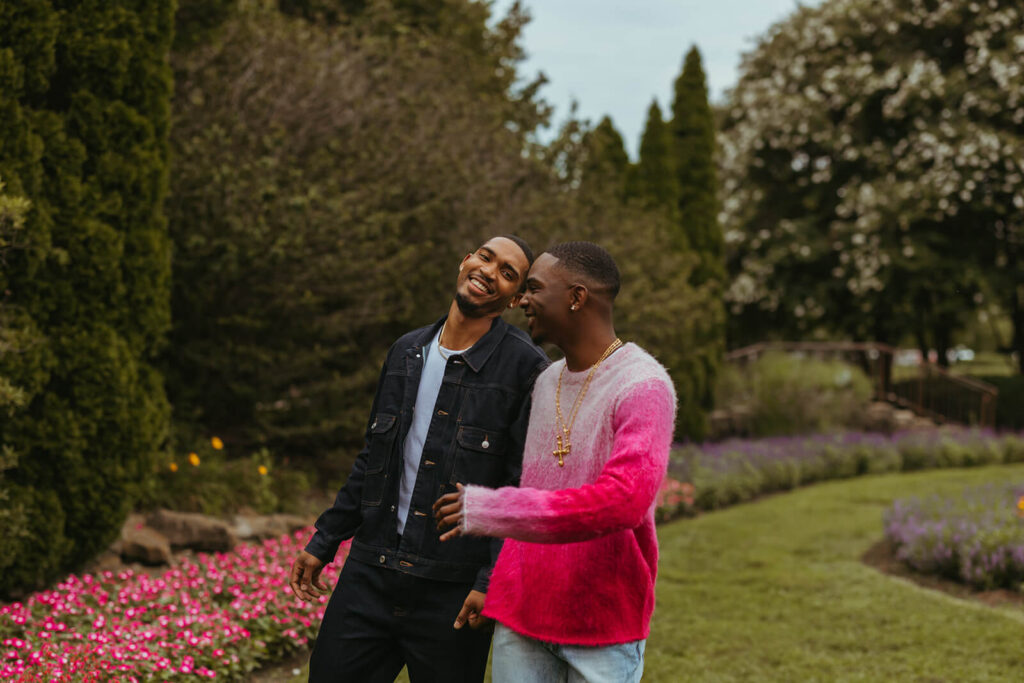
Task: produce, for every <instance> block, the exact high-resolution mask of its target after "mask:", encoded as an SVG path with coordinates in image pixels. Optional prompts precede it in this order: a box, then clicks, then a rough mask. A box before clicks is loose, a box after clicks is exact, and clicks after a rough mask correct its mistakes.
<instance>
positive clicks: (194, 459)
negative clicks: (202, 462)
mask: <svg viewBox="0 0 1024 683" xmlns="http://www.w3.org/2000/svg"><path fill="white" fill-rule="evenodd" d="M188 461H189V462H190V463H192V467H199V456H198V455H196V454H195V453H189V454H188Z"/></svg>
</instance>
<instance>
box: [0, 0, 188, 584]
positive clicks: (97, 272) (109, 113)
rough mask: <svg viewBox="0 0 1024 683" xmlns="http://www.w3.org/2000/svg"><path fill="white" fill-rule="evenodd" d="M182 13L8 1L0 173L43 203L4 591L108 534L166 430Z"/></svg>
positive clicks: (7, 279) (15, 367) (13, 305)
mask: <svg viewBox="0 0 1024 683" xmlns="http://www.w3.org/2000/svg"><path fill="white" fill-rule="evenodd" d="M12 4H16V5H17V8H12V7H11V5H12ZM173 16H174V3H173V0H164V1H159V2H157V1H154V2H148V3H140V2H137V1H136V0H107V1H106V2H103V3H64V2H55V1H54V0H25V1H23V2H20V3H4V4H3V5H0V45H3V46H4V48H5V49H3V50H0V177H3V178H4V180H5V181H6V182H8V183H9V189H10V192H11V193H12V194H17V195H21V196H24V197H25V198H27V199H28V200H30V201H31V203H32V209H31V211H30V212H29V213H28V216H27V218H26V222H25V229H24V240H25V242H26V246H25V248H24V249H20V250H18V251H17V252H15V253H13V254H11V255H10V258H9V259H8V263H7V265H6V267H5V269H4V270H3V273H2V278H0V284H2V285H3V288H2V289H3V290H5V291H6V290H9V291H10V292H11V294H10V297H9V300H8V301H7V302H5V303H6V304H7V305H8V306H9V307H10V309H11V310H12V311H14V312H16V313H17V315H18V316H19V321H18V324H19V326H21V327H22V328H24V329H29V330H37V331H38V332H39V336H40V337H41V338H42V339H43V340H45V341H42V342H40V343H38V344H35V345H32V346H29V347H27V348H26V352H25V353H21V354H11V355H9V356H5V357H4V358H0V375H3V376H6V377H10V378H13V380H12V381H13V382H14V383H15V384H17V385H18V386H19V387H20V388H22V389H23V390H24V392H25V394H26V405H25V407H24V408H23V409H20V410H18V411H16V412H15V413H14V415H13V416H12V417H11V418H10V419H4V420H0V444H4V445H5V446H8V447H9V448H10V449H11V450H12V451H13V452H16V453H17V454H18V462H17V466H16V467H15V468H14V469H13V470H11V471H10V472H9V473H8V474H9V481H10V482H11V490H12V500H13V502H14V504H16V505H17V506H18V507H19V508H21V509H23V510H25V511H26V513H27V515H26V516H27V519H28V520H29V525H30V528H29V529H28V530H27V533H26V534H25V535H24V536H22V537H21V538H20V541H19V542H17V543H14V545H13V547H8V546H7V545H5V547H4V549H3V552H4V553H5V554H6V555H7V556H8V557H10V558H14V559H13V562H12V563H11V564H10V565H9V566H5V567H3V568H2V569H0V595H5V594H6V595H11V594H15V593H17V592H19V591H22V590H25V589H29V588H32V587H34V586H36V585H38V584H39V583H41V582H45V581H47V580H50V579H52V578H54V577H55V576H56V575H57V574H58V573H59V572H61V571H66V570H68V569H72V568H74V567H75V566H76V565H77V564H78V563H80V562H81V561H83V560H86V559H88V558H89V557H90V556H92V555H93V554H95V553H96V552H97V551H98V550H100V549H101V548H103V547H105V546H106V545H107V544H108V543H109V542H110V541H111V540H112V539H113V538H114V537H115V536H116V535H117V533H118V530H119V528H120V526H121V524H122V523H123V521H124V518H125V515H126V514H127V512H128V510H129V509H130V506H131V503H132V495H133V491H134V490H135V487H136V485H137V484H138V482H139V481H140V480H141V479H142V478H143V477H144V476H145V475H146V473H147V472H148V470H149V469H150V464H151V462H152V458H153V457H154V454H156V453H157V452H158V451H159V450H160V448H161V447H162V444H163V442H164V440H165V439H166V437H167V427H168V420H169V410H168V406H167V401H166V398H165V397H164V393H163V388H162V382H161V380H160V377H159V375H158V374H157V373H156V371H155V370H154V369H153V368H152V366H151V365H150V359H152V358H153V356H154V354H155V352H156V351H157V349H158V347H159V345H160V343H161V340H162V339H163V336H164V333H165V331H166V329H167V327H168V325H169V296H168V293H169V273H170V258H169V243H168V239H167V234H166V226H165V221H164V217H163V208H162V207H163V199H164V194H165V186H166V170H167V144H166V138H167V131H168V125H169V104H170V93H171V78H170V70H169V66H168V64H167V53H168V50H169V47H170V42H171V36H172V32H173V29H172V22H173ZM5 418H6V416H5Z"/></svg>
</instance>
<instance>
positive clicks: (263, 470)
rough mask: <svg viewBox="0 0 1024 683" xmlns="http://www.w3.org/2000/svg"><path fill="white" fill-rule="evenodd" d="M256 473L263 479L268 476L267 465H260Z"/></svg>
mask: <svg viewBox="0 0 1024 683" xmlns="http://www.w3.org/2000/svg"><path fill="white" fill-rule="evenodd" d="M256 471H257V472H259V473H260V476H263V477H265V476H267V466H266V465H260V466H259V467H258V468H257V469H256Z"/></svg>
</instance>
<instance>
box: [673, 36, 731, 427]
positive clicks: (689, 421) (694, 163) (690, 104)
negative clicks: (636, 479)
mask: <svg viewBox="0 0 1024 683" xmlns="http://www.w3.org/2000/svg"><path fill="white" fill-rule="evenodd" d="M671 131H672V157H673V164H674V167H675V176H676V181H677V183H678V187H677V192H678V195H677V197H678V199H677V207H678V214H677V220H678V223H677V225H678V227H679V232H678V234H677V243H678V244H679V246H680V248H684V249H687V250H688V251H690V252H691V253H692V254H693V255H694V256H695V257H696V259H697V263H696V266H695V267H694V269H693V272H692V273H691V274H690V282H691V284H693V285H694V286H697V287H707V288H709V289H710V290H711V291H712V292H713V296H712V300H713V301H715V302H719V303H717V304H716V306H715V308H714V310H713V311H711V318H710V319H709V320H706V321H704V322H705V323H706V324H705V325H704V326H703V332H702V334H701V338H700V339H699V340H698V344H697V346H696V347H695V349H694V355H693V357H692V358H691V359H690V362H689V363H688V365H689V367H688V368H687V369H686V371H685V372H686V373H687V374H688V375H690V377H691V380H692V381H691V385H692V387H693V396H694V398H695V399H696V401H697V402H698V404H699V406H700V407H701V408H703V409H704V410H710V409H711V408H712V407H713V405H714V384H715V377H716V375H717V372H718V367H719V365H720V364H721V362H722V354H723V352H724V350H725V310H724V308H723V306H722V304H721V303H720V302H721V301H722V298H721V293H722V291H723V289H724V286H725V242H724V239H723V236H722V230H721V227H720V226H719V224H718V217H717V212H718V207H717V204H718V202H717V197H716V193H717V191H718V187H717V178H716V174H715V162H714V153H715V129H714V119H713V117H712V113H711V107H710V105H709V104H708V89H707V83H706V79H705V77H704V69H703V67H702V66H701V57H700V52H698V50H697V47H696V46H694V47H692V48H690V51H689V52H688V53H687V54H686V59H685V61H684V63H683V71H682V73H681V74H680V75H679V77H678V78H677V79H676V82H675V99H674V101H673V102H672V126H671ZM679 429H680V431H681V432H683V433H687V432H689V433H691V434H699V435H703V433H704V430H705V425H704V419H703V416H702V415H698V413H697V411H695V410H689V409H687V408H686V407H685V406H683V407H681V409H680V424H679Z"/></svg>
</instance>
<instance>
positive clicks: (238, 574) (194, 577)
mask: <svg viewBox="0 0 1024 683" xmlns="http://www.w3.org/2000/svg"><path fill="white" fill-rule="evenodd" d="M310 533H311V530H309V529H307V530H303V531H299V532H296V533H295V534H294V535H290V536H283V537H281V538H279V539H276V540H272V541H266V542H264V543H263V544H261V545H247V546H240V547H239V548H238V549H236V550H235V551H234V552H232V553H218V554H215V555H198V556H196V557H195V558H194V559H185V560H183V561H182V562H181V563H180V564H179V565H178V566H176V567H174V568H172V569H170V570H167V571H166V572H164V573H163V574H162V575H160V576H157V577H150V576H148V575H146V574H142V573H135V572H132V571H123V572H120V573H118V574H112V573H111V572H104V573H103V574H100V575H96V576H89V575H85V576H74V575H72V576H69V577H68V578H67V579H66V580H65V581H64V582H63V583H60V584H58V585H57V586H56V587H55V588H53V589H52V590H48V591H42V592H39V593H36V594H34V595H32V596H31V597H30V598H29V599H28V600H26V601H25V602H24V603H13V604H10V605H6V606H3V607H0V643H2V648H0V680H3V681H11V682H21V681H57V680H59V681H110V680H120V681H148V680H160V681H186V680H197V679H206V678H217V679H220V680H240V679H242V678H244V676H245V675H246V674H247V673H248V672H250V671H253V670H254V669H256V668H258V667H260V666H262V665H264V664H266V663H269V662H274V661H279V660H281V659H283V658H284V657H286V656H287V655H288V654H289V653H291V652H293V651H295V650H297V649H299V648H301V647H303V646H304V645H305V644H306V643H307V641H308V640H309V639H310V638H312V637H314V636H315V635H316V630H317V628H318V627H319V624H320V619H321V618H322V616H323V611H324V609H325V607H326V603H327V597H326V596H324V597H321V598H320V600H319V603H318V604H308V603H305V602H302V601H300V600H298V599H296V598H295V596H294V595H292V592H291V589H290V588H289V587H288V572H289V570H290V568H291V561H292V558H293V557H294V556H295V554H296V552H298V550H299V549H301V548H302V547H303V546H304V545H305V542H306V540H307V539H308V538H309V536H310ZM345 551H346V548H344V547H343V549H342V551H340V552H339V553H338V561H336V562H334V563H332V564H330V565H328V566H327V568H325V569H324V572H323V578H324V580H325V582H326V583H327V584H328V585H332V586H333V585H334V583H335V581H336V580H337V574H338V570H339V567H340V565H341V562H342V560H343V558H344V556H345V554H346V553H345Z"/></svg>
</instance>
